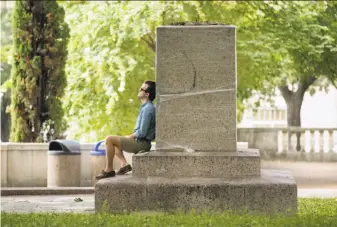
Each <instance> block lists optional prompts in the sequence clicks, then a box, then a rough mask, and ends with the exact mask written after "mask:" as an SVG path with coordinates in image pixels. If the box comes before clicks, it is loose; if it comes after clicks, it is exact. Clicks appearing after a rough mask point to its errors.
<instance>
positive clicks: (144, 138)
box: [96, 81, 156, 180]
mask: <svg viewBox="0 0 337 227" xmlns="http://www.w3.org/2000/svg"><path fill="white" fill-rule="evenodd" d="M155 97H156V83H155V82H153V81H145V82H144V83H143V84H142V86H141V87H140V89H139V91H138V98H139V99H140V102H141V106H140V111H139V114H138V118H137V123H136V127H135V129H134V133H133V134H131V135H129V136H108V137H106V139H105V146H106V165H105V169H104V170H103V171H102V172H101V173H100V174H99V175H97V176H96V179H97V180H99V179H103V178H107V177H114V176H115V175H116V174H117V175H121V174H125V173H127V172H130V171H131V170H132V168H131V165H130V164H128V163H127V162H126V159H125V157H124V155H123V151H125V152H129V153H134V154H137V153H138V152H139V151H141V150H145V151H149V150H150V149H151V141H152V140H154V139H155V124H156V115H155V114H156V113H155V107H154V105H153V103H152V101H153V100H154V99H155ZM115 155H116V156H117V158H118V159H119V160H120V161H121V168H120V169H119V170H118V171H117V173H115V171H114V169H113V166H112V165H113V159H114V156H115Z"/></svg>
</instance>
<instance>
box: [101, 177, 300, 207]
mask: <svg viewBox="0 0 337 227" xmlns="http://www.w3.org/2000/svg"><path fill="white" fill-rule="evenodd" d="M95 209H96V211H100V210H102V209H104V210H105V211H108V212H111V213H119V212H133V211H141V212H146V211H157V212H171V211H191V210H192V209H193V210H196V211H211V212H222V211H226V210H232V211H234V212H235V211H240V210H242V209H248V211H249V212H252V213H295V212H296V211H297V186H296V183H295V180H294V178H293V177H292V175H291V174H290V173H289V172H288V171H275V170H261V175H260V176H256V177H241V178H208V177H184V178H165V177H148V178H138V177H133V176H118V177H115V178H108V179H103V180H100V181H99V182H98V183H97V184H96V186H95Z"/></svg>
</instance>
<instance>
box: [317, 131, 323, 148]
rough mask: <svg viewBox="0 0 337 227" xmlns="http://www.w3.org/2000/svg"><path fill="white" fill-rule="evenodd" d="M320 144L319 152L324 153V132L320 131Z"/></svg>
mask: <svg viewBox="0 0 337 227" xmlns="http://www.w3.org/2000/svg"><path fill="white" fill-rule="evenodd" d="M318 132H319V136H318V144H319V152H324V130H322V129H320V130H318Z"/></svg>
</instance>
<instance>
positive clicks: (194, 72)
mask: <svg viewBox="0 0 337 227" xmlns="http://www.w3.org/2000/svg"><path fill="white" fill-rule="evenodd" d="M183 54H184V56H185V57H186V59H187V60H188V61H189V62H190V63H191V65H192V67H193V84H192V87H191V88H190V89H189V91H190V90H192V89H193V88H195V86H196V80H197V70H196V69H195V66H194V64H193V62H192V60H191V59H190V58H189V57H187V54H186V52H185V51H183Z"/></svg>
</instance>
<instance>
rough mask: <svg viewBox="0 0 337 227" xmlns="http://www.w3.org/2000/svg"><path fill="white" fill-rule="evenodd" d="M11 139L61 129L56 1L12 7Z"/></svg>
mask: <svg viewBox="0 0 337 227" xmlns="http://www.w3.org/2000/svg"><path fill="white" fill-rule="evenodd" d="M12 31H13V41H14V42H13V67H12V72H11V78H12V84H13V87H12V105H11V110H10V111H11V119H12V121H11V123H12V124H11V141H12V142H35V141H42V138H41V135H40V133H41V132H42V131H43V128H46V127H48V128H49V129H50V130H51V131H52V132H51V133H52V134H53V137H54V138H58V137H60V136H61V135H62V132H63V130H64V129H65V122H64V121H63V115H64V114H63V109H62V106H61V98H62V97H63V95H64V88H65V86H66V77H65V71H64V66H65V62H66V55H67V42H68V38H69V29H68V26H67V24H65V23H64V9H63V8H61V7H59V6H58V4H57V3H56V1H45V2H41V1H40V2H38V1H30V0H29V1H17V2H15V7H14V10H13V19H12Z"/></svg>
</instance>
